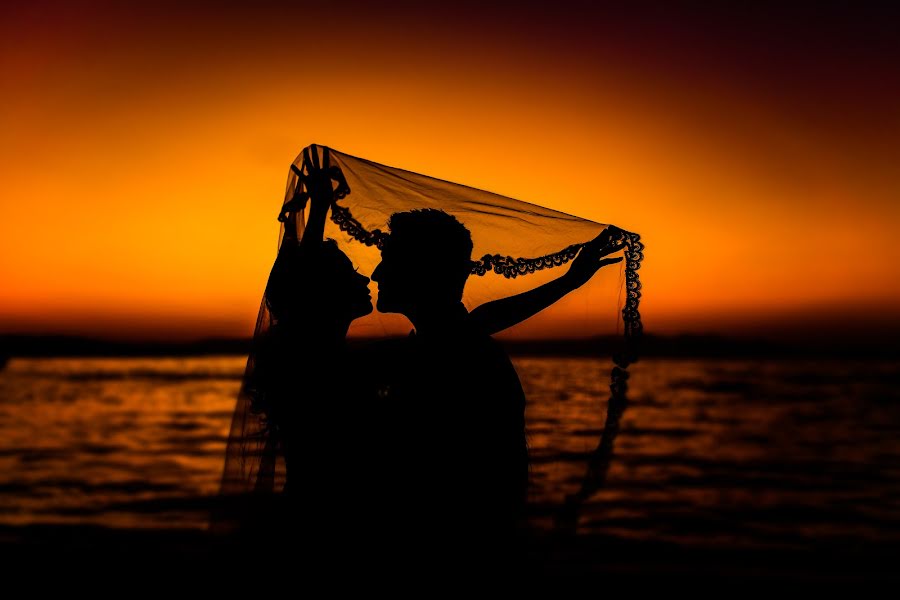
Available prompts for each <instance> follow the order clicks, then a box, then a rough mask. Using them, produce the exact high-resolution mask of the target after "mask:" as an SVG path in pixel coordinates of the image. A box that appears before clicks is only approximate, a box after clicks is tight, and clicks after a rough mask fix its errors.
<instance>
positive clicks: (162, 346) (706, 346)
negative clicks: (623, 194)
mask: <svg viewBox="0 0 900 600" xmlns="http://www.w3.org/2000/svg"><path fill="white" fill-rule="evenodd" d="M368 341H371V340H365V339H355V340H351V344H364V343H366V342H368ZM501 343H502V344H503V346H504V347H505V348H506V350H507V352H508V353H509V354H510V355H511V356H559V357H592V356H593V357H595V356H598V355H600V356H604V355H611V354H612V353H613V352H615V351H616V350H618V349H619V348H620V347H621V345H622V338H621V336H603V337H595V338H586V339H575V340H571V339H570V340H532V341H519V340H516V341H510V340H501ZM250 346H251V341H250V340H249V339H239V338H238V339H235V338H222V339H206V340H196V341H189V342H131V341H113V340H102V339H93V338H85V337H74V336H28V335H6V336H0V368H2V365H3V364H5V362H6V361H7V360H8V359H9V358H13V357H22V358H64V357H119V356H121V357H157V356H214V355H215V356H229V355H234V356H241V355H247V354H248V353H249V351H250ZM639 352H640V354H639V355H640V356H642V357H646V358H674V359H677V358H723V359H724V358H773V359H790V358H797V359H808V358H829V357H833V358H898V357H900V348H898V346H897V345H896V344H893V343H887V342H884V341H881V342H878V343H859V342H857V343H852V344H851V343H841V342H840V341H839V340H836V341H835V342H833V343H824V344H823V343H821V342H820V341H816V342H809V343H803V342H795V343H787V342H773V341H768V340H753V339H738V338H726V337H722V336H715V335H678V336H657V335H645V336H644V337H643V339H642V340H641V343H640V348H639Z"/></svg>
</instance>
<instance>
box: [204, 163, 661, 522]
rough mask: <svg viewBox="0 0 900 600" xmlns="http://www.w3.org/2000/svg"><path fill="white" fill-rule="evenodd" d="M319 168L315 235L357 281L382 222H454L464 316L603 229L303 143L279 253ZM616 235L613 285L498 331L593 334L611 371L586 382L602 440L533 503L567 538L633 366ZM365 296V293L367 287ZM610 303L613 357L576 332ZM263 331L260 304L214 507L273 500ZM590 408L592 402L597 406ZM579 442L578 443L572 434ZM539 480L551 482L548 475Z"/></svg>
mask: <svg viewBox="0 0 900 600" xmlns="http://www.w3.org/2000/svg"><path fill="white" fill-rule="evenodd" d="M320 167H321V168H324V169H326V170H328V172H329V174H330V175H331V178H332V183H333V185H334V190H335V198H336V202H335V203H334V204H333V205H332V208H331V211H330V214H329V217H330V218H329V221H328V222H327V224H326V228H325V237H327V238H331V239H334V240H335V241H336V242H337V245H338V246H339V248H340V249H341V250H342V251H343V252H344V253H345V254H346V255H347V256H348V257H349V258H350V260H351V262H352V263H353V265H354V266H356V267H358V268H359V272H361V273H364V274H366V275H371V273H372V272H373V270H374V268H375V266H376V265H377V264H378V262H379V260H380V254H379V249H380V248H381V247H382V245H383V243H384V241H385V240H386V238H387V236H388V235H389V234H388V233H387V230H388V226H387V225H388V221H389V219H390V217H391V215H392V214H394V213H398V212H404V211H409V210H413V209H422V208H434V209H440V210H442V211H444V212H446V213H449V214H451V215H452V216H454V217H456V218H457V219H458V220H459V221H460V222H461V223H463V224H464V225H465V226H466V228H468V229H469V231H470V232H471V234H472V242H473V246H474V250H473V253H472V257H473V262H472V269H471V276H470V277H469V280H468V282H467V284H466V288H465V294H464V297H463V302H464V304H465V305H466V307H467V308H468V309H469V310H472V309H473V308H475V307H476V306H479V305H481V304H484V303H486V302H490V301H493V300H497V299H500V298H504V297H509V296H512V295H515V294H518V293H520V292H522V291H525V290H529V289H532V288H535V287H537V286H539V285H541V284H543V283H546V282H549V281H552V280H553V279H555V278H557V277H559V276H560V275H561V274H562V273H563V272H565V267H564V265H566V264H567V263H569V262H570V261H571V260H572V259H574V258H575V257H576V256H577V255H578V253H579V251H580V249H581V248H582V247H583V246H584V245H585V244H586V243H588V242H590V241H591V240H593V239H595V238H596V237H597V236H598V235H600V234H601V233H602V232H604V230H605V229H606V227H607V224H603V223H597V222H594V221H590V220H587V219H582V218H580V217H576V216H573V215H569V214H566V213H562V212H559V211H556V210H552V209H550V208H547V207H543V206H539V205H536V204H531V203H527V202H523V201H520V200H516V199H513V198H508V197H505V196H501V195H499V194H494V193H491V192H487V191H484V190H480V189H476V188H472V187H468V186H464V185H460V184H456V183H452V182H449V181H445V180H441V179H437V178H433V177H429V176H426V175H422V174H419V173H415V172H412V171H407V170H403V169H399V168H395V167H390V166H386V165H383V164H379V163H376V162H373V161H370V160H365V159H361V158H357V157H354V156H350V155H348V154H344V153H342V152H339V151H337V150H334V149H332V148H328V147H325V146H318V145H311V146H308V147H306V148H304V150H303V151H302V152H301V153H300V154H299V155H298V156H297V158H296V159H295V160H294V161H293V163H292V164H291V165H290V170H289V173H288V181H287V186H286V190H285V199H284V202H283V204H282V207H281V211H280V212H279V215H278V219H279V221H281V223H282V227H281V232H280V234H279V246H280V245H281V244H282V243H283V239H284V232H285V226H289V227H291V228H293V229H294V230H296V232H297V235H298V236H301V235H302V233H303V229H304V226H305V222H306V213H305V210H308V209H307V207H306V204H307V199H308V195H307V194H306V191H307V190H306V177H307V175H308V174H309V173H310V169H312V168H320ZM618 231H620V232H621V233H620V234H619V236H618V238H617V239H615V241H614V243H615V244H617V245H618V247H619V249H621V251H622V252H623V253H624V261H623V262H622V263H621V267H623V271H622V273H621V276H622V280H621V281H620V282H619V286H616V288H615V289H614V288H613V286H611V285H610V283H609V281H608V280H607V281H603V282H598V283H596V284H594V282H591V284H590V285H589V286H586V287H590V286H593V287H591V290H589V291H583V290H577V291H576V292H574V293H573V294H571V296H572V298H567V299H565V300H564V301H562V302H560V303H559V304H560V307H554V309H553V310H556V311H557V312H556V313H554V315H550V316H544V315H538V316H536V317H533V318H532V319H529V320H528V321H527V322H526V323H524V324H522V325H517V326H516V327H514V328H513V329H512V330H510V331H508V332H504V335H507V336H508V337H509V338H510V339H515V338H516V337H518V339H520V340H522V339H534V338H536V337H545V338H546V337H554V336H556V337H582V338H583V337H584V336H585V334H588V335H591V334H593V335H596V336H597V341H596V357H598V358H604V357H605V358H610V357H611V359H612V363H613V364H612V367H611V370H608V371H600V370H599V369H598V370H597V372H596V373H594V374H593V375H590V379H591V380H592V381H600V380H602V379H606V378H608V381H609V390H610V393H609V394H608V396H606V404H607V406H606V416H605V420H604V424H603V427H602V432H601V433H600V434H599V435H594V441H593V443H592V444H591V447H592V449H591V450H590V451H588V452H586V453H584V455H583V456H582V457H581V458H580V459H579V464H580V469H581V473H582V475H580V476H573V475H572V474H571V471H570V470H568V471H565V472H566V473H568V475H565V477H564V479H563V480H561V481H556V482H548V481H546V480H545V481H544V482H543V483H542V485H543V486H544V488H546V489H550V488H552V490H553V492H554V493H552V494H551V493H547V494H543V495H540V494H538V495H539V496H541V499H540V502H542V503H545V504H548V505H549V506H550V508H551V512H552V513H553V515H554V517H555V519H554V521H553V522H554V523H555V526H556V527H559V528H565V529H569V530H572V529H574V528H575V527H576V524H577V517H578V507H579V506H580V505H581V504H582V503H583V502H584V501H586V500H587V499H589V498H590V497H591V496H592V495H593V494H594V493H595V492H596V491H597V490H598V489H600V487H601V486H602V485H603V482H604V480H605V477H606V473H607V470H608V468H609V465H610V462H611V460H612V457H613V447H614V441H615V436H616V433H617V431H618V425H619V421H620V419H621V417H622V414H623V413H624V411H625V408H626V406H627V397H626V396H627V380H628V367H629V365H630V364H632V363H634V362H635V361H636V360H637V358H638V345H639V341H640V337H641V333H642V323H641V317H640V313H639V302H640V298H641V283H640V279H639V276H638V270H639V268H640V266H641V261H642V260H643V248H644V246H643V244H642V243H641V241H640V236H639V235H638V234H636V233H633V232H629V231H624V230H620V229H619V230H618ZM622 288H624V293H623V289H622ZM372 293H373V296H374V295H375V290H372ZM623 296H624V297H623ZM598 298H602V299H603V300H598ZM616 304H618V306H620V307H621V313H620V315H619V316H618V318H615V317H614V318H615V323H613V325H614V328H615V333H616V334H617V335H618V339H617V341H616V342H615V347H614V348H613V347H609V344H608V343H605V340H608V339H609V336H608V335H606V334H609V333H611V332H610V331H602V330H599V329H598V330H597V331H593V330H591V329H590V328H589V327H584V326H583V323H595V322H597V321H599V320H600V319H598V318H597V317H598V316H602V315H606V314H607V311H608V309H609V308H610V307H612V306H615V305H616ZM545 312H548V313H550V312H552V311H551V310H548V311H545ZM573 315H576V316H573ZM576 317H577V318H576ZM310 318H314V317H310ZM554 319H556V320H555V321H554ZM554 323H562V324H564V326H561V329H562V330H563V331H562V332H561V333H560V332H558V331H556V330H555V329H554ZM272 325H273V317H272V314H271V311H270V307H269V303H268V302H267V298H266V297H265V295H264V296H263V299H262V302H261V304H260V309H259V313H258V317H257V321H256V327H255V331H254V338H253V344H252V347H251V352H250V356H249V357H248V361H247V367H246V370H245V375H244V378H243V381H242V384H241V388H240V391H239V393H238V398H237V405H236V408H235V412H234V416H233V420H232V425H231V430H230V434H229V439H228V442H227V448H226V459H225V467H224V471H223V476H222V483H221V494H220V496H221V497H223V498H230V499H235V498H241V497H248V496H257V497H258V496H267V495H268V496H270V495H277V494H278V492H279V491H280V490H281V489H282V486H283V485H284V481H285V464H284V453H283V448H282V441H281V440H279V439H278V434H277V431H276V430H275V429H274V428H273V427H271V423H269V422H268V419H267V418H266V414H265V410H264V408H262V406H261V403H260V401H259V397H260V371H261V369H260V360H262V359H261V356H262V355H263V352H262V350H261V348H262V344H263V343H264V340H265V338H266V336H267V334H268V333H269V331H270V330H271V328H272ZM409 330H410V324H409V322H408V321H407V320H406V319H405V318H404V317H401V316H399V315H395V314H390V315H385V314H379V313H373V314H372V315H369V316H367V317H364V318H362V319H359V320H357V321H355V322H354V323H353V325H352V326H351V329H350V337H351V338H353V339H374V338H388V337H393V336H404V335H407V334H408V333H409ZM518 330H521V331H518ZM604 336H605V337H604ZM302 369H303V366H302V365H297V376H298V384H297V394H296V402H299V403H302V402H304V401H309V399H304V396H303V388H302V385H301V384H300V382H299V375H300V374H301V373H302ZM306 375H307V376H315V375H316V374H315V373H309V374H306ZM557 385H562V383H557ZM592 389H594V388H592ZM595 400H597V402H598V403H602V400H603V399H602V398H595ZM529 402H530V398H529ZM579 435H580V436H581V439H582V443H583V438H584V434H583V432H581V433H579ZM538 437H541V436H534V437H531V438H530V446H531V448H532V449H533V450H534V451H535V452H536V453H537V454H538V455H540V453H541V450H542V449H541V448H540V447H539V446H540V444H539V442H540V440H538V439H536V438H538ZM558 454H559V453H558V452H557V455H558ZM551 456H552V455H551ZM548 477H550V478H552V471H551V472H550V475H548ZM291 485H292V486H293V485H295V484H294V483H292V484H291ZM548 498H549V500H548ZM232 521H233V520H232ZM234 524H235V523H234V522H231V523H230V524H229V519H228V518H221V517H220V518H216V517H214V519H213V522H212V525H213V526H214V527H218V528H220V529H227V528H228V527H229V526H230V525H234Z"/></svg>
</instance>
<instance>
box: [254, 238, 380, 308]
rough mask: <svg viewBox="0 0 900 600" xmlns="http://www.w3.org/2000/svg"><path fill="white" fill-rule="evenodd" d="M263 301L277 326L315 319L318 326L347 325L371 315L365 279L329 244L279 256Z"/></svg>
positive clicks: (325, 243) (367, 280) (347, 259)
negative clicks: (265, 299)
mask: <svg viewBox="0 0 900 600" xmlns="http://www.w3.org/2000/svg"><path fill="white" fill-rule="evenodd" d="M266 297H267V302H268V305H269V308H270V310H271V311H272V314H273V317H274V318H275V319H276V320H277V321H279V322H281V323H285V324H287V323H295V324H299V323H302V322H303V321H304V320H307V319H315V320H316V321H317V323H318V324H319V325H325V324H327V323H329V322H331V323H334V324H335V325H340V324H341V323H344V324H346V323H348V322H350V321H352V320H353V319H358V318H359V317H363V316H365V315H367V314H369V313H371V312H372V297H371V295H370V294H369V278H368V277H366V276H365V275H363V274H361V273H358V272H357V271H356V269H355V268H354V267H353V263H352V262H350V259H349V258H347V255H346V254H344V253H343V252H342V251H341V250H340V249H339V248H338V246H337V244H336V243H334V242H333V241H326V242H323V243H322V245H321V246H320V247H319V248H316V249H315V250H314V251H312V252H311V253H310V254H307V253H303V252H300V251H299V250H294V251H293V252H290V251H289V252H287V253H285V254H283V255H282V256H281V257H280V258H279V261H278V262H276V267H275V268H274V269H273V271H272V274H271V275H270V277H269V283H268V285H267V287H266Z"/></svg>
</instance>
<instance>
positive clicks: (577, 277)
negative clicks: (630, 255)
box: [469, 228, 623, 335]
mask: <svg viewBox="0 0 900 600" xmlns="http://www.w3.org/2000/svg"><path fill="white" fill-rule="evenodd" d="M613 229H614V228H613ZM610 233H611V232H610V231H609V230H608V229H606V230H604V232H603V233H601V234H600V235H599V236H597V238H596V239H594V240H593V241H591V242H589V243H587V244H585V245H584V246H582V247H581V250H580V251H579V252H578V256H577V257H575V260H574V261H572V266H571V267H569V270H568V271H566V273H565V274H563V275H562V276H561V277H558V278H557V279H554V280H553V281H550V282H547V283H545V284H544V285H542V286H540V287H537V288H535V289H533V290H529V291H527V292H522V293H521V294H517V295H515V296H510V297H508V298H501V299H500V300H494V301H493V302H488V303H486V304H482V305H481V306H479V307H476V308H475V309H474V310H472V312H470V313H469V322H470V323H471V324H472V325H474V326H475V327H477V328H478V329H480V330H482V331H484V332H485V333H487V334H488V335H493V334H495V333H499V332H501V331H503V330H504V329H509V328H510V327H512V326H513V325H518V324H519V323H521V322H522V321H524V320H526V319H529V318H531V317H533V316H534V315H536V314H537V313H539V312H541V311H542V310H544V309H545V308H547V307H548V306H551V305H552V304H554V303H556V302H558V301H559V300H561V299H562V298H563V297H564V296H565V295H566V294H568V293H570V292H573V291H575V290H576V289H578V288H579V287H581V286H582V285H584V284H585V283H587V282H588V281H590V279H591V277H593V276H594V274H595V273H596V272H597V271H599V270H600V268H601V267H604V266H606V265H611V264H614V263H617V262H619V261H621V260H622V257H621V256H620V257H618V258H604V259H602V260H600V259H601V257H603V256H607V255H609V254H612V253H614V252H618V251H619V250H621V249H622V248H623V246H621V245H618V244H616V243H615V242H613V241H611V238H610ZM612 233H614V231H613V232H612ZM613 239H618V238H613Z"/></svg>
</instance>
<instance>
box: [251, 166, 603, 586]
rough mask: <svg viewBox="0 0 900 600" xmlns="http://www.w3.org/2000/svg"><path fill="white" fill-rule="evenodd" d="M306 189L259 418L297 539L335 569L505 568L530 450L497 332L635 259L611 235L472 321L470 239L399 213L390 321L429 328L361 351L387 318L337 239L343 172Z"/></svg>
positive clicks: (274, 276)
mask: <svg viewBox="0 0 900 600" xmlns="http://www.w3.org/2000/svg"><path fill="white" fill-rule="evenodd" d="M305 183H306V188H307V192H308V193H309V202H310V211H309V221H308V224H307V226H306V229H305V231H304V234H303V236H302V239H300V240H298V239H297V236H296V234H295V232H294V230H293V228H292V225H291V224H292V223H293V222H294V220H293V219H292V218H288V219H286V222H287V226H286V236H285V239H284V240H283V242H282V246H281V250H280V252H279V256H278V258H277V260H276V263H275V265H274V267H273V269H272V272H271V275H270V278H269V282H268V285H267V288H266V303H267V306H268V308H269V311H270V312H271V315H272V327H271V329H270V330H269V332H268V333H267V334H266V337H265V338H264V340H263V341H262V343H261V345H260V347H259V348H258V349H257V370H256V371H257V372H256V374H255V377H256V380H257V383H256V387H257V388H258V390H260V393H258V394H257V398H258V406H257V407H256V408H257V409H258V410H259V411H260V412H262V413H264V414H265V416H266V418H267V420H268V421H269V422H270V426H271V427H273V429H274V430H275V431H277V436H278V441H279V443H280V444H281V446H282V449H283V451H284V455H285V461H286V465H287V484H286V486H285V492H286V494H285V497H286V498H287V502H286V510H287V513H286V515H285V517H284V518H287V519H289V520H290V521H291V524H292V525H293V528H292V529H291V531H293V532H294V533H292V534H291V535H292V536H294V539H295V540H296V541H297V543H298V544H300V545H301V546H302V545H307V548H308V547H309V546H312V547H314V548H315V551H316V552H317V553H318V556H319V560H320V561H323V564H324V563H329V562H336V563H341V562H345V561H361V562H365V561H367V560H379V561H381V562H383V563H384V564H393V563H394V562H395V559H396V561H397V562H398V564H397V566H398V568H402V565H400V564H399V563H403V564H408V563H409V562H410V561H413V562H414V563H415V564H416V565H418V567H420V568H421V567H423V566H428V565H438V566H440V568H444V567H445V566H446V565H447V561H448V560H449V561H457V562H458V563H459V564H460V565H471V564H472V563H473V562H474V563H476V564H477V563H480V562H483V561H484V560H485V559H488V558H489V557H492V558H496V555H495V554H494V553H495V552H497V551H499V549H500V548H508V544H509V542H510V540H511V539H512V537H513V535H514V533H515V531H516V528H517V525H518V524H519V522H520V521H521V518H522V516H523V509H524V505H525V499H526V492H527V485H528V449H527V443H526V436H525V396H524V393H523V391H522V387H521V385H520V382H519V378H518V376H517V374H516V371H515V369H514V368H513V366H512V364H511V362H510V360H509V358H508V357H507V355H506V354H505V352H504V351H503V350H502V348H501V347H500V346H499V345H498V344H497V343H496V342H495V341H494V340H493V339H492V338H491V337H490V336H491V335H492V334H493V333H496V332H498V331H501V330H503V329H506V328H508V327H510V326H511V325H514V324H516V323H518V322H521V321H523V320H524V319H527V318H528V317H530V316H532V315H534V314H536V313H537V312H539V311H540V310H542V309H543V308H546V307H547V306H549V305H550V304H552V303H553V302H555V301H557V300H558V299H559V298H561V297H562V296H563V295H565V294H566V293H568V292H570V291H572V290H573V289H575V288H577V287H579V286H580V285H582V284H583V283H585V282H586V281H587V280H588V279H590V277H591V276H592V275H593V274H594V273H596V271H597V270H598V269H599V268H600V267H602V266H603V265H605V264H610V263H613V262H617V261H618V260H621V259H604V260H601V257H602V256H605V255H606V254H609V253H610V252H612V251H613V250H612V249H611V248H610V247H608V246H606V245H605V244H606V241H608V236H607V237H606V238H603V239H601V238H598V240H596V241H595V243H593V244H589V245H588V246H585V248H583V249H582V251H581V253H580V254H579V256H578V257H577V258H576V259H575V261H574V262H573V264H572V266H571V267H570V269H569V271H568V272H567V273H566V274H565V275H563V276H562V277H560V278H558V279H557V280H554V281H552V282H550V283H548V284H545V285H543V286H541V287H539V288H537V289H535V290H532V291H530V292H526V293H524V294H520V295H518V296H514V297H511V298H506V299H504V300H499V301H495V302H491V303H488V304H485V305H483V306H480V307H478V308H476V309H474V310H473V311H472V312H471V313H470V312H469V311H467V310H466V308H465V306H464V305H463V303H462V297H463V290H464V287H465V284H466V280H467V278H468V276H469V274H470V272H471V270H472V264H473V263H472V257H471V254H472V239H471V235H470V233H469V231H468V230H467V229H466V228H465V227H464V226H463V225H462V224H461V223H460V222H459V221H457V220H456V219H455V218H454V217H453V216H451V215H449V214H446V213H444V212H442V211H439V210H434V209H424V210H412V211H409V212H401V213H396V214H394V215H393V216H392V217H391V218H390V221H389V235H388V236H387V237H386V238H385V239H384V242H383V246H382V249H381V262H380V264H379V265H378V266H377V267H376V269H375V270H374V272H373V273H372V280H374V281H375V282H376V283H377V285H378V310H379V311H381V312H386V313H399V314H402V315H404V316H405V317H407V318H408V319H409V320H410V322H411V323H412V324H413V326H414V332H413V333H411V334H410V335H409V337H407V338H405V339H400V340H388V341H384V342H380V343H375V344H372V345H371V346H370V347H368V348H365V349H363V350H355V351H353V352H351V351H350V350H349V349H348V346H347V344H346V335H347V331H348V329H349V326H350V324H351V322H352V321H353V320H354V319H356V318H359V317H362V316H365V315H367V314H369V313H370V312H371V311H372V303H371V298H370V296H369V291H368V285H367V284H368V282H369V279H368V278H367V277H365V276H363V275H361V274H359V273H357V272H356V271H355V270H354V268H353V265H352V264H351V262H350V260H349V259H348V258H347V256H346V255H345V254H344V253H343V252H341V250H340V249H339V248H338V246H337V244H336V243H335V242H333V241H331V240H323V231H324V226H325V220H326V216H327V213H328V210H329V209H330V208H331V206H332V204H333V203H334V202H335V196H334V192H333V187H332V180H331V177H330V175H329V174H328V173H327V172H326V171H325V170H323V169H311V170H310V173H309V175H308V176H307V178H306V181H305ZM298 187H299V186H298ZM288 206H290V205H288ZM286 530H287V529H286ZM397 548H400V550H399V554H398V555H394V554H393V553H394V552H397V551H398V550H397Z"/></svg>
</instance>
